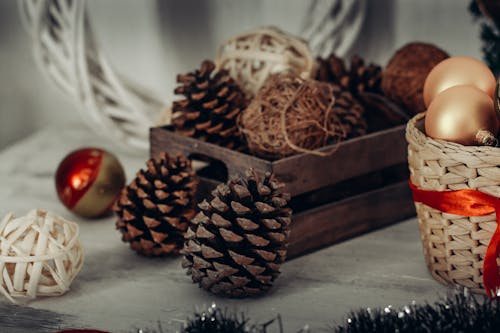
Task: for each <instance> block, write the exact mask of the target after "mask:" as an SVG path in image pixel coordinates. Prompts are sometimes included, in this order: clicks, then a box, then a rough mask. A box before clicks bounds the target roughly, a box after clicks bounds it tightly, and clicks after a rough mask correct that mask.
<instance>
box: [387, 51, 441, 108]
mask: <svg viewBox="0 0 500 333" xmlns="http://www.w3.org/2000/svg"><path fill="white" fill-rule="evenodd" d="M448 57H449V55H448V54H447V53H446V52H445V51H443V50H441V49H440V48H438V47H436V46H434V45H432V44H427V43H409V44H406V45H405V46H403V47H402V48H400V49H399V50H398V51H396V53H395V54H394V56H392V58H391V59H390V60H389V63H388V64H387V67H386V69H385V70H384V72H383V73H382V90H383V92H384V94H385V95H386V96H387V97H389V98H390V99H392V100H393V101H394V102H396V103H397V104H399V105H401V106H402V107H404V108H405V109H406V111H407V112H408V113H409V114H417V113H419V112H423V111H425V104H424V97H423V90H424V82H425V78H426V77H427V74H429V72H430V71H431V69H432V68H434V66H436V65H437V64H438V63H440V62H441V61H442V60H444V59H446V58H448Z"/></svg>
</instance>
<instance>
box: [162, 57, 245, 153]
mask: <svg viewBox="0 0 500 333" xmlns="http://www.w3.org/2000/svg"><path fill="white" fill-rule="evenodd" d="M177 82H178V83H180V84H181V85H180V86H179V87H177V88H176V89H175V93H176V94H179V95H183V96H184V99H183V100H180V101H176V102H174V103H173V106H172V111H173V120H172V124H173V125H174V127H175V130H176V132H178V133H180V134H183V135H186V136H190V137H194V138H198V139H201V140H204V141H208V142H212V143H215V144H218V145H221V146H225V147H228V148H231V149H235V150H243V149H244V144H243V140H242V137H241V133H240V132H239V131H238V127H237V126H236V119H237V117H238V115H239V114H240V112H241V111H242V110H243V109H244V108H245V106H246V102H245V96H244V94H243V92H242V91H241V89H240V87H239V86H238V84H237V83H236V82H235V81H234V80H233V79H232V78H231V77H230V76H229V74H228V72H227V71H226V70H220V71H215V65H214V64H213V62H211V61H208V60H205V61H204V62H203V63H202V64H201V68H200V69H199V70H196V71H194V72H191V73H187V74H184V75H178V76H177Z"/></svg>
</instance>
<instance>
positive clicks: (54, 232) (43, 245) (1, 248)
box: [0, 210, 84, 303]
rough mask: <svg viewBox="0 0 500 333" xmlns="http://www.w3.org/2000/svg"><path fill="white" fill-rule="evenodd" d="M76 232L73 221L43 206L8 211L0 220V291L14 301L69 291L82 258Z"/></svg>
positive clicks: (77, 230) (76, 227)
mask: <svg viewBox="0 0 500 333" xmlns="http://www.w3.org/2000/svg"><path fill="white" fill-rule="evenodd" d="M79 234H80V232H79V227H78V225H77V224H76V223H74V222H70V221H67V220H65V219H63V218H61V217H59V216H56V215H54V214H52V213H50V212H46V211H43V210H32V211H30V212H29V213H28V214H27V215H25V216H21V217H18V218H16V217H15V216H14V214H12V213H9V214H7V215H6V216H5V217H4V219H3V220H2V222H1V224H0V272H1V277H0V279H1V286H0V291H1V292H2V294H3V295H5V297H7V298H8V299H9V300H10V301H12V302H13V303H16V300H17V299H24V300H26V299H28V300H29V299H34V298H36V297H38V296H58V295H62V294H64V293H65V292H66V291H68V290H69V286H70V284H71V282H72V281H73V279H74V278H75V277H76V275H77V274H78V272H79V271H80V269H81V268H82V265H83V260H84V253H83V248H82V246H81V245H80V240H79Z"/></svg>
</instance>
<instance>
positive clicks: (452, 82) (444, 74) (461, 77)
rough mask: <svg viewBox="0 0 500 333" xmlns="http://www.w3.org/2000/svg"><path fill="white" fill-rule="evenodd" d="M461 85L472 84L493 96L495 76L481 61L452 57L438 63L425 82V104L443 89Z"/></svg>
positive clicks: (429, 102)
mask: <svg viewBox="0 0 500 333" xmlns="http://www.w3.org/2000/svg"><path fill="white" fill-rule="evenodd" d="M459 85H471V86H474V87H476V88H478V89H480V90H482V91H484V92H485V93H486V94H488V96H490V97H493V92H494V90H495V77H494V76H493V73H492V72H491V71H490V69H489V68H488V67H487V66H486V65H485V64H483V63H482V62H481V61H479V60H477V59H474V58H470V57H452V58H448V59H445V60H443V61H441V62H440V63H439V64H437V65H436V66H435V67H434V68H433V69H432V70H431V72H430V73H429V75H428V76H427V79H426V80H425V83H424V101H425V106H426V107H428V106H429V104H431V102H432V100H433V99H434V97H436V96H437V95H438V94H439V93H441V92H442V91H444V90H446V89H448V88H450V87H453V86H459Z"/></svg>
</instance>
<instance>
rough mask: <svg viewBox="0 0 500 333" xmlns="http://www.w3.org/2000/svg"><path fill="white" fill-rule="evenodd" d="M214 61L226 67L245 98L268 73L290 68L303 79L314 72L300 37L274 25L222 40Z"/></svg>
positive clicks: (260, 85)
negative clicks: (241, 89)
mask: <svg viewBox="0 0 500 333" xmlns="http://www.w3.org/2000/svg"><path fill="white" fill-rule="evenodd" d="M215 63H216V65H217V67H218V68H224V69H227V70H228V71H229V73H230V75H231V76H232V77H233V78H234V79H235V80H236V81H237V82H238V83H239V84H240V86H241V87H242V88H243V90H244V91H245V94H246V95H247V97H248V98H251V97H252V96H253V95H255V94H256V93H257V91H258V90H259V89H260V87H262V85H263V84H264V82H265V81H266V79H267V78H268V77H269V75H271V74H273V73H278V72H286V71H290V72H292V73H295V74H297V75H299V76H300V77H302V78H304V79H307V78H311V77H312V76H313V73H314V64H315V61H314V56H313V55H312V53H311V50H310V49H309V46H308V44H307V43H306V42H305V41H303V40H302V39H300V38H298V37H295V36H292V35H290V34H287V33H285V32H283V31H281V30H280V29H278V28H276V27H261V28H258V29H255V30H252V31H249V32H247V33H243V34H241V35H237V36H234V37H232V38H230V39H229V40H227V41H226V42H225V43H223V44H222V45H221V46H220V47H219V49H218V52H217V56H216V58H215Z"/></svg>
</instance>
